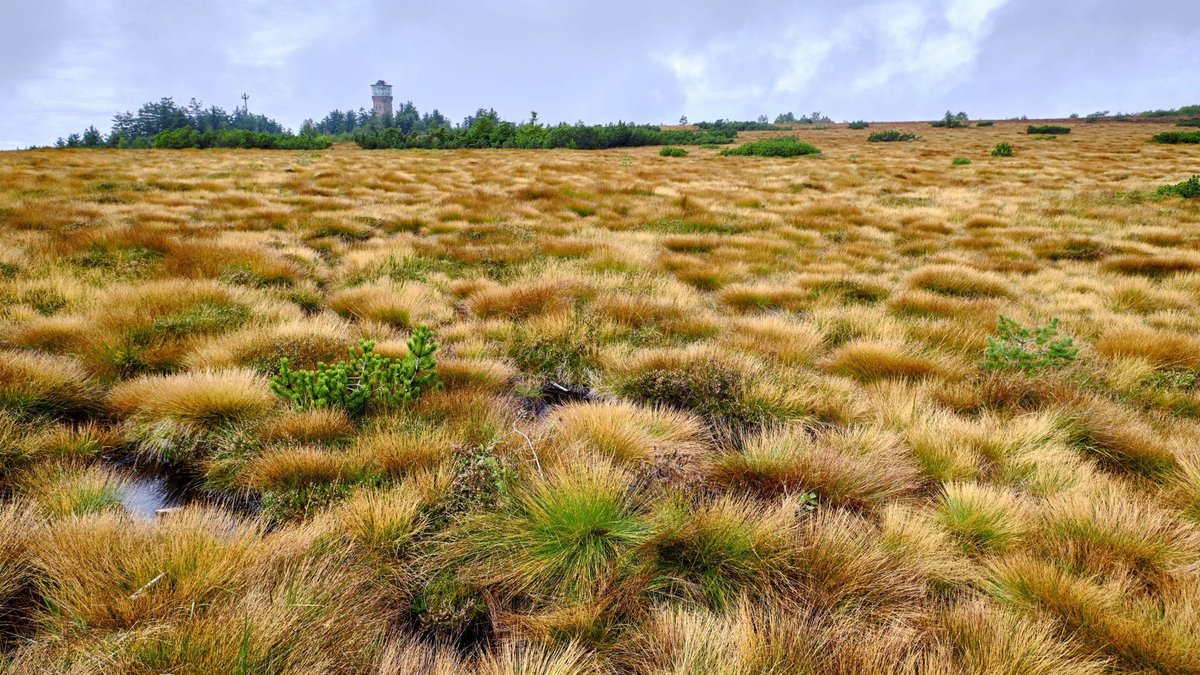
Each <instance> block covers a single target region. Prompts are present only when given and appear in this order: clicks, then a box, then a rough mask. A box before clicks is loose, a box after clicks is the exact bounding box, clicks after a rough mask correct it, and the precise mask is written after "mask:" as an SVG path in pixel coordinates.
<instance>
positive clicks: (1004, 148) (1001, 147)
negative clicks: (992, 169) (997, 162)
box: [992, 143, 1013, 157]
mask: <svg viewBox="0 0 1200 675" xmlns="http://www.w3.org/2000/svg"><path fill="white" fill-rule="evenodd" d="M1012 156H1013V147H1012V146H1011V145H1009V144H1008V143H997V144H996V147H994V148H992V157H1012Z"/></svg>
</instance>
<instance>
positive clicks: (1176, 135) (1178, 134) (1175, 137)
mask: <svg viewBox="0 0 1200 675" xmlns="http://www.w3.org/2000/svg"><path fill="white" fill-rule="evenodd" d="M1150 140H1152V141H1154V142H1155V143H1170V144H1176V143H1200V131H1164V132H1162V133H1161V134H1154V137H1153V138H1151V139H1150Z"/></svg>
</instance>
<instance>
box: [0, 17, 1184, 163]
mask: <svg viewBox="0 0 1200 675" xmlns="http://www.w3.org/2000/svg"><path fill="white" fill-rule="evenodd" d="M379 79H384V80H387V81H388V82H389V83H391V84H392V85H393V86H394V92H393V93H394V96H395V98H396V104H397V105H399V104H400V103H401V102H403V101H406V100H411V101H412V102H413V103H414V104H416V106H417V108H418V109H420V110H422V111H428V110H430V109H432V108H437V109H439V110H440V111H441V112H442V113H444V114H445V115H447V116H448V117H450V118H451V119H455V120H458V119H461V118H463V117H464V116H466V115H468V114H470V113H472V112H473V111H474V110H476V109H477V108H480V107H491V108H495V109H496V110H497V111H498V112H499V113H500V114H501V116H502V117H504V118H506V119H513V120H521V119H525V118H527V117H528V116H529V113H530V112H531V111H537V113H538V116H539V118H540V119H541V120H543V121H545V122H559V121H566V122H575V121H579V120H583V121H586V122H590V123H603V122H612V121H617V120H626V121H635V122H646V123H660V122H675V121H677V120H678V119H679V118H680V116H681V115H686V116H687V117H688V118H689V119H690V120H692V121H693V122H694V121H699V120H702V119H709V120H711V119H717V118H726V119H753V118H756V117H757V116H759V115H767V116H769V117H771V118H774V117H775V115H777V114H779V113H782V112H788V111H791V112H794V113H795V114H796V115H797V116H800V115H802V114H809V113H811V112H813V111H820V112H822V113H823V114H825V115H828V116H830V117H831V118H833V119H834V120H838V121H843V120H856V119H864V120H869V121H898V120H919V119H934V118H938V117H941V115H942V114H943V113H944V112H945V111H946V110H947V109H950V110H953V111H954V112H958V111H965V112H967V113H968V114H970V115H971V117H972V118H996V119H1000V118H1006V117H1018V116H1021V115H1028V116H1029V117H1031V118H1038V117H1065V116H1066V115H1068V114H1070V113H1079V114H1081V115H1086V114H1087V113H1090V112H1093V111H1098V110H1111V111H1113V112H1118V111H1126V112H1133V111H1139V110H1147V109H1154V108H1168V107H1170V108H1173V107H1177V106H1180V105H1187V104H1195V103H1200V0H1138V1H1137V2H1130V1H1129V0H891V1H888V0H840V1H838V2H825V3H811V2H810V3H804V2H787V1H786V0H784V1H781V0H741V1H740V2H736V3H731V2H706V1H705V0H686V1H683V0H666V1H657V2H656V1H655V0H640V1H637V2H635V1H632V0H606V2H595V1H594V0H593V1H592V2H583V1H581V0H540V1H535V0H490V1H485V0H477V1H470V0H444V1H443V2H437V3H434V2H426V3H413V2H409V1H407V0H323V1H321V2H309V1H302V2H301V1H295V2H289V1H286V0H172V1H166V2H164V1H163V0H37V1H36V2H35V1H33V0H0V149H7V148H17V147H28V146H30V145H44V144H50V143H53V142H54V140H55V139H56V138H57V137H59V136H66V135H67V134H68V133H70V132H72V131H81V130H82V129H83V128H84V127H86V126H87V125H89V124H95V125H96V126H97V128H99V129H100V130H101V131H107V130H108V128H109V126H110V121H111V117H112V115H113V114H114V113H117V112H122V111H125V110H136V109H137V108H138V106H139V105H141V104H142V103H144V102H146V101H151V100H157V99H159V98H161V97H164V96H170V97H173V98H174V99H175V101H176V102H178V103H186V102H187V101H188V99H190V98H192V97H195V98H197V99H199V100H200V101H202V102H203V103H205V104H215V105H220V106H222V107H224V108H225V109H227V110H232V109H233V108H234V107H236V106H238V105H240V104H241V98H240V97H241V95H242V93H243V92H245V93H247V94H249V96H250V101H249V106H250V110H251V111H252V112H259V113H264V114H266V115H269V116H271V117H274V118H275V119H277V120H279V121H280V122H281V123H283V124H284V125H285V126H288V127H291V128H293V129H296V128H299V126H300V123H301V122H302V121H303V120H304V119H305V118H314V119H318V120H319V119H320V118H321V117H323V116H324V115H325V114H326V113H327V112H329V111H330V110H332V109H335V108H337V109H347V108H354V109H357V108H359V107H366V108H370V105H371V101H370V86H369V85H370V84H371V83H372V82H375V81H376V80H379Z"/></svg>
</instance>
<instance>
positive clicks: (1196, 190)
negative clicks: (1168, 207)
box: [1157, 176, 1200, 199]
mask: <svg viewBox="0 0 1200 675" xmlns="http://www.w3.org/2000/svg"><path fill="white" fill-rule="evenodd" d="M1157 192H1158V194H1160V195H1169V196H1174V197H1183V198H1184V199H1196V198H1200V176H1192V177H1191V178H1189V179H1187V180H1185V181H1183V182H1182V183H1176V184H1174V185H1164V186H1162V187H1160V188H1158V190H1157Z"/></svg>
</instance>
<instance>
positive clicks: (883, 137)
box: [867, 129, 921, 143]
mask: <svg viewBox="0 0 1200 675" xmlns="http://www.w3.org/2000/svg"><path fill="white" fill-rule="evenodd" d="M920 138H921V137H920V136H918V135H916V134H910V133H908V132H906V131H896V130H895V129H891V130H888V131H873V132H871V134H870V135H869V136H867V142H868V143H894V142H897V141H915V140H919V139H920Z"/></svg>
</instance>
